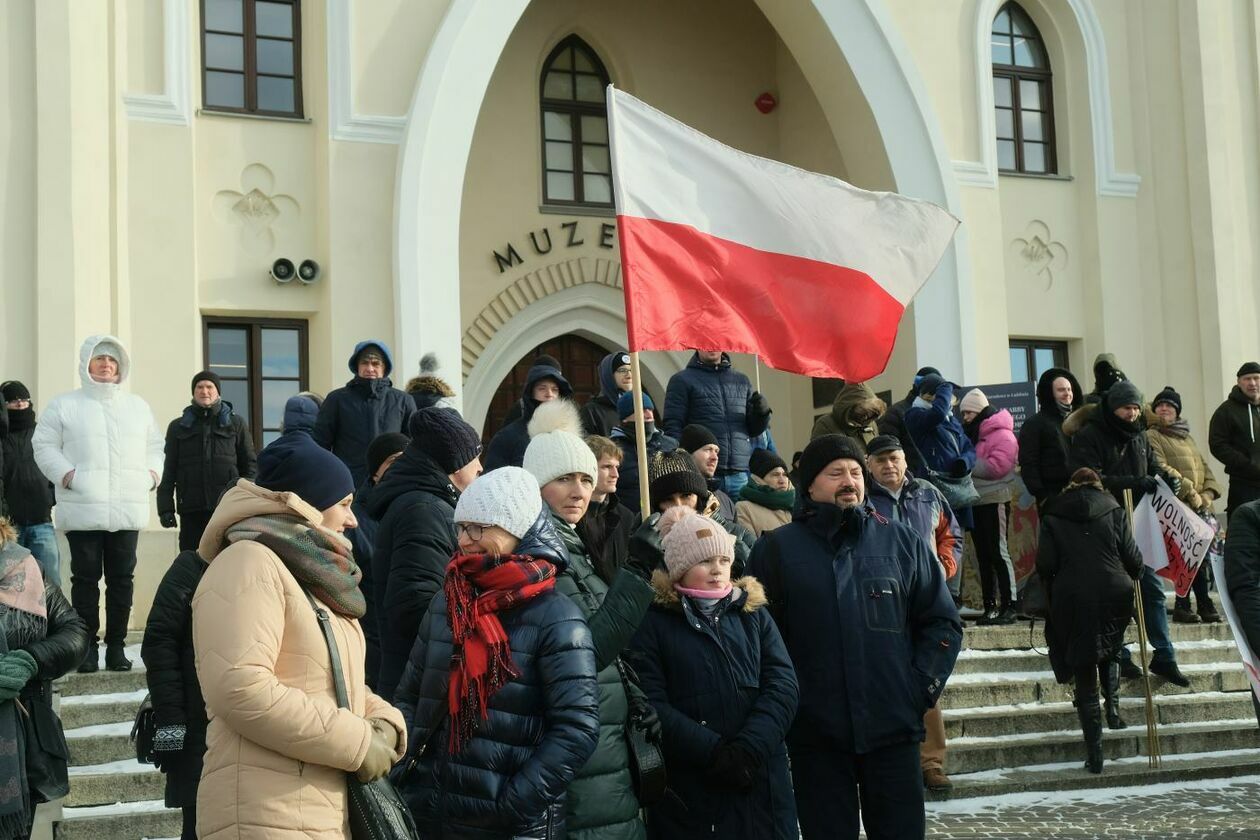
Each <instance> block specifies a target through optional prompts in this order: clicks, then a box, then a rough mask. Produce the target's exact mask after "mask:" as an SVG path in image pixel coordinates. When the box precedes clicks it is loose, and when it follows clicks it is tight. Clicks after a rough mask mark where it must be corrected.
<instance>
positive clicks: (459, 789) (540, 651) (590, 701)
mask: <svg viewBox="0 0 1260 840" xmlns="http://www.w3.org/2000/svg"><path fill="white" fill-rule="evenodd" d="M516 552H517V553H518V554H523V555H528V556H531V557H536V558H540V559H544V560H549V561H550V562H552V563H554V564H555V565H556V566H557V567H558V569H563V568H564V567H565V565H566V564H567V562H568V561H567V557H566V554H565V550H564V547H563V545H562V544H561V543H560V542H559V539H558V538H557V536H556V533H555V531H554V529H552V527H551V525H550V523H549V521H548V519H547V512H546V511H545V510H544V511H543V514H542V515H541V516H540V517H539V519H538V521H537V522H536V523H535V524H534V526H533V527H532V528H531V529H530V530H529V531H528V532H527V533H526V534H525V536H524V538H523V539H522V540H521V543H520V545H519V546H518V547H517V549H516ZM498 615H499V620H500V622H502V624H503V629H504V632H506V633H507V637H508V644H509V646H510V647H511V651H512V661H513V662H514V663H515V664H516V666H517V668H519V669H520V672H521V673H520V676H519V677H517V678H516V679H514V680H512V681H511V682H509V683H508V684H507V685H505V686H503V687H502V688H501V689H499V691H498V692H496V693H495V694H494V696H493V697H491V698H490V700H489V702H488V703H487V717H486V719H484V720H482V721H481V722H480V723H479V725H478V726H477V729H476V731H475V732H474V733H473V737H472V739H471V740H469V741H468V742H467V743H466V744H465V745H464V748H463V750H461V751H460V753H459V754H458V755H451V754H450V749H449V737H450V715H449V712H448V711H447V710H448V705H447V702H448V701H447V686H448V683H449V681H450V679H449V678H450V667H451V652H452V647H453V646H452V642H451V628H450V624H449V621H448V618H447V606H446V594H445V593H444V592H441V593H439V594H438V595H437V597H436V598H434V599H433V603H432V605H431V607H430V609H429V611H428V612H427V613H426V614H425V616H424V621H423V622H422V624H421V626H420V633H419V635H418V637H417V638H416V643H415V646H414V647H413V648H412V650H411V655H410V661H409V662H408V663H407V670H406V672H405V673H404V674H403V678H402V682H401V683H399V685H398V692H397V695H396V696H395V698H394V704H395V705H396V706H397V707H398V708H399V709H400V710H401V711H402V714H403V718H404V719H405V720H406V723H407V731H408V733H409V735H408V738H407V743H408V747H407V749H408V754H407V756H406V757H405V758H404V759H403V761H402V763H401V764H400V765H399V766H398V769H396V770H395V775H394V780H395V783H396V784H397V785H398V786H399V787H400V789H401V792H402V795H403V797H404V798H405V799H406V801H407V805H408V807H409V808H410V809H411V813H412V815H413V816H414V817H415V819H416V822H417V824H418V825H419V828H420V832H421V836H423V837H426V838H441V837H452V838H453V837H458V838H475V840H491V838H493V839H494V840H506V838H511V837H518V836H529V837H539V838H547V840H563V838H564V837H565V836H566V832H565V826H564V800H565V794H566V791H567V790H568V788H569V785H570V783H571V782H572V780H573V778H574V776H575V775H576V774H577V771H578V768H580V767H582V766H583V765H584V764H586V762H587V759H588V758H590V756H591V753H592V752H593V751H594V749H595V743H596V736H597V734H598V732H599V697H598V692H597V689H596V683H595V645H594V642H593V640H592V638H591V631H590V628H588V627H587V625H586V622H585V621H584V620H583V618H582V611H581V610H580V609H579V608H578V606H577V605H576V604H575V603H573V602H572V601H571V600H569V598H568V597H566V596H565V595H563V594H561V593H560V592H558V591H556V590H555V589H552V590H551V591H549V592H546V593H544V594H542V595H538V596H537V597H534V598H531V599H530V600H528V601H525V602H524V603H523V604H521V606H519V607H518V608H516V609H512V610H506V611H504V612H501V613H499V614H498Z"/></svg>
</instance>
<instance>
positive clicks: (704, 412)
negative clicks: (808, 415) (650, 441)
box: [661, 353, 770, 472]
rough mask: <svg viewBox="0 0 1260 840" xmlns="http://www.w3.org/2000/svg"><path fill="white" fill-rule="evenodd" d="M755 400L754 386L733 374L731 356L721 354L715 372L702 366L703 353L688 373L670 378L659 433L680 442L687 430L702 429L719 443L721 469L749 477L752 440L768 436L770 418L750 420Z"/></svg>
mask: <svg viewBox="0 0 1260 840" xmlns="http://www.w3.org/2000/svg"><path fill="white" fill-rule="evenodd" d="M752 394H753V387H752V383H751V382H749V381H748V377H747V376H745V375H744V374H742V373H740V372H739V371H737V370H734V369H732V368H731V357H730V356H728V355H727V354H725V353H723V354H722V361H721V362H719V363H718V364H717V365H716V366H714V365H706V364H704V363H703V362H701V361H700V354H699V353H696V354H693V355H692V357H691V361H690V362H688V363H687V367H685V368H683V369H682V370H680V371H678V373H675V374H674V375H673V376H671V377H670V378H669V386H668V387H666V389H665V417H664V419H662V420H661V428H662V429H664V431H665V434H667V435H669V436H670V437H672V438H674V439H678V438H681V437H682V430H683V428H684V427H685V426H688V425H690V424H692V423H699V424H700V425H701V426H704V427H705V428H706V429H708V430H709V431H711V432H713V436H714V437H716V438H717V442H718V448H719V450H720V451H719V453H718V469H719V470H729V471H732V472H748V458H749V456H751V455H752V451H753V443H752V438H755V437H757V436H758V435H760V434H761V433H762V432H764V431H765V430H766V426H767V425H768V423H769V420H770V417H769V415H764V416H755V417H754V416H751V415H749V413H748V399H749V397H751V396H752Z"/></svg>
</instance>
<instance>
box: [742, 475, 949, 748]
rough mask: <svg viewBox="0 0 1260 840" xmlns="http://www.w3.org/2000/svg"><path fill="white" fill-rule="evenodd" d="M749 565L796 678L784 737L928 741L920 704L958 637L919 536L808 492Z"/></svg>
mask: <svg viewBox="0 0 1260 840" xmlns="http://www.w3.org/2000/svg"><path fill="white" fill-rule="evenodd" d="M750 565H751V567H752V569H751V573H752V574H753V575H755V576H756V577H757V579H758V580H760V581H761V582H762V585H764V586H765V588H766V596H767V597H768V598H769V600H770V612H771V615H773V616H774V619H775V623H776V624H778V627H779V632H780V633H782V634H783V641H784V643H785V644H786V645H787V649H788V653H789V654H790V655H791V657H792V664H793V665H794V666H795V667H796V673H797V676H798V678H799V679H800V685H801V705H800V710H799V711H798V712H797V715H796V722H795V724H794V725H793V727H792V731H791V732H790V733H789V735H788V746H789V747H790V748H791V749H792V750H796V749H812V750H818V749H830V750H837V751H840V752H845V753H858V754H862V753H869V752H872V751H874V750H878V749H881V748H883V747H886V746H890V745H893V744H901V743H907V742H914V741H922V740H923V713H924V712H925V711H927V709H928V708H929V707H931V706H934V705H935V704H936V700H937V698H939V697H940V695H941V692H942V691H944V689H945V681H946V680H947V679H948V678H949V675H950V672H951V671H953V668H954V660H955V659H957V658H958V651H959V648H960V646H961V645H962V624H961V622H960V621H959V619H958V610H957V609H956V608H955V607H954V601H953V599H952V598H951V597H950V594H949V590H948V589H947V588H946V586H945V576H944V573H943V572H942V571H941V567H940V564H939V563H937V562H936V560H935V559H934V558H933V557H932V553H931V552H930V551H929V550H928V547H927V546H926V545H925V544H924V542H923V540H922V538H921V537H919V535H918V534H916V533H914V531H912V530H910V528H909V527H908V526H906V525H903V524H901V523H899V522H890V521H888V520H887V519H885V518H883V517H882V516H879V515H877V514H875V513H873V512H871V511H869V510H868V509H866V508H851V509H848V510H841V509H840V508H839V507H837V506H835V505H827V504H818V503H817V502H814V501H813V500H811V499H809V498H808V497H806V498H803V499H802V500H801V501H800V502H799V503H798V505H797V508H796V511H795V512H794V513H793V518H792V521H791V522H789V523H788V524H787V525H784V526H783V527H781V528H776V529H775V530H773V531H769V532H767V533H764V534H762V536H761V539H760V540H758V541H757V546H756V548H754V549H753V555H752V560H751V563H750Z"/></svg>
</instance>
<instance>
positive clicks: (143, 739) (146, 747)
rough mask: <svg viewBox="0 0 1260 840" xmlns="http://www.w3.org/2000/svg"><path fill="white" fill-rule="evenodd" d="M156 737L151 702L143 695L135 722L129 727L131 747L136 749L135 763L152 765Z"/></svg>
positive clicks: (155, 723)
mask: <svg viewBox="0 0 1260 840" xmlns="http://www.w3.org/2000/svg"><path fill="white" fill-rule="evenodd" d="M156 735H157V721H156V720H155V719H154V717H153V700H152V699H151V698H150V697H149V695H147V694H146V695H144V699H143V700H141V701H140V708H139V709H138V710H137V711H136V722H135V723H134V724H132V727H131V745H132V746H133V747H135V749H136V761H138V762H140V763H141V764H152V763H153V739H154V738H155V737H156Z"/></svg>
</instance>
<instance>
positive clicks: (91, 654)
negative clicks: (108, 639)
mask: <svg viewBox="0 0 1260 840" xmlns="http://www.w3.org/2000/svg"><path fill="white" fill-rule="evenodd" d="M100 668H101V648H100V645H98V644H97V643H96V642H92V644H90V645H88V649H87V654H86V655H85V656H84V657H83V661H82V662H80V663H79V668H78V671H79V673H80V674H95V673H96V672H97V671H99V670H100Z"/></svg>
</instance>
